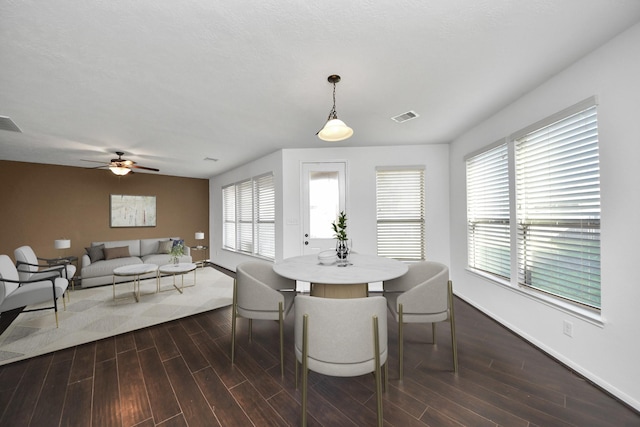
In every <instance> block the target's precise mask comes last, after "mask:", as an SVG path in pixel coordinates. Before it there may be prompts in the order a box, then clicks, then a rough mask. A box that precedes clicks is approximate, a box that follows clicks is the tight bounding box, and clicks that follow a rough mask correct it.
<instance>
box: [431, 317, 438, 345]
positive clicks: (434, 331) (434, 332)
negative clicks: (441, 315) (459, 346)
mask: <svg viewBox="0 0 640 427" xmlns="http://www.w3.org/2000/svg"><path fill="white" fill-rule="evenodd" d="M431 336H432V337H433V345H436V344H437V341H436V322H432V323H431Z"/></svg>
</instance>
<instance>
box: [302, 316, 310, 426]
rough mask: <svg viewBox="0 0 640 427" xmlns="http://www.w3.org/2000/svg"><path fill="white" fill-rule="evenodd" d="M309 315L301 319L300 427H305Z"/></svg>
mask: <svg viewBox="0 0 640 427" xmlns="http://www.w3.org/2000/svg"><path fill="white" fill-rule="evenodd" d="M308 357H309V315H308V314H305V315H304V316H303V318H302V427H307V381H308V375H309V366H308V360H307V358H308Z"/></svg>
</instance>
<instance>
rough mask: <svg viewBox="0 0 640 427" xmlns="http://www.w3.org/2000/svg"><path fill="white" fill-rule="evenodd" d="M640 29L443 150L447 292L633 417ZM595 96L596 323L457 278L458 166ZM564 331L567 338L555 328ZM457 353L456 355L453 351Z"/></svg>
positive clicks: (639, 387) (638, 347) (461, 193)
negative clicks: (446, 159) (451, 286)
mask: <svg viewBox="0 0 640 427" xmlns="http://www.w3.org/2000/svg"><path fill="white" fill-rule="evenodd" d="M639 46H640V24H638V25H636V26H634V27H632V28H631V29H630V30H628V31H626V32H625V33H623V34H622V35H620V36H619V37H617V38H616V39H614V40H612V41H611V42H609V43H608V44H606V45H604V46H603V47H601V48H600V49H598V50H596V51H594V52H593V53H591V54H590V55H588V56H587V57H585V58H583V59H582V60H581V61H579V62H577V63H576V64H574V65H573V66H572V67H570V68H569V69H567V70H565V71H564V72H562V73H560V74H558V75H556V76H554V77H552V78H551V79H549V80H548V81H547V82H546V83H544V84H543V85H541V86H540V87H538V88H537V89H535V90H534V91H532V92H531V93H528V94H526V95H525V96H523V97H522V98H520V99H519V100H518V101H517V102H515V103H513V104H512V105H511V106H509V107H508V108H506V109H504V110H503V111H501V112H500V113H499V114H496V115H495V116H493V117H491V118H490V119H488V120H486V121H485V122H483V123H482V124H480V125H478V126H476V127H475V128H473V129H471V130H470V131H469V132H467V133H466V134H465V135H463V136H462V137H460V138H458V139H457V140H455V141H454V142H453V143H452V144H451V146H450V148H451V151H450V161H451V167H450V170H451V177H450V180H451V213H452V215H451V249H452V252H451V254H452V255H451V261H452V264H451V274H452V277H453V280H454V283H455V285H456V286H455V288H456V293H457V294H458V295H459V296H461V297H462V298H464V299H465V300H467V301H469V302H471V303H472V304H474V305H475V306H477V307H479V308H480V309H481V310H483V311H485V312H486V313H488V314H489V315H491V316H492V317H494V318H496V319H497V320H498V321H500V322H501V323H503V324H505V325H506V326H507V327H509V328H511V329H513V330H514V331H516V332H517V333H519V334H521V335H522V336H524V337H525V338H526V339H527V340H530V341H531V342H533V343H535V344H536V345H538V346H540V347H541V348H543V349H544V350H546V351H547V352H549V353H550V354H551V355H553V356H555V357H556V358H558V359H559V360H561V361H562V362H564V363H565V364H567V365H569V366H570V367H572V368H573V369H575V370H576V371H578V372H580V373H582V374H583V375H585V376H586V377H588V378H589V379H590V380H592V381H593V382H595V383H596V384H599V385H600V386H602V387H603V388H605V389H607V390H608V391H610V392H611V393H613V394H614V395H616V396H617V397H619V398H620V399H622V400H624V401H625V402H627V403H628V404H630V405H632V406H633V407H635V408H636V409H640V363H639V362H638V361H639V359H640V340H639V339H638V336H639V335H638V332H637V330H638V327H639V325H640V308H639V307H640V286H639V285H640V283H639V281H640V280H639V279H638V275H637V271H636V269H635V268H634V264H635V265H637V264H638V260H637V254H638V253H639V252H640V251H638V246H637V245H638V242H640V231H638V227H637V226H635V224H634V223H632V221H635V220H636V219H637V218H638V215H639V212H640V178H639V175H638V170H639V169H640V137H639V135H640V47H639ZM592 95H596V96H597V98H598V100H599V107H598V129H599V137H600V171H601V197H602V198H601V203H602V216H601V245H602V246H601V252H602V256H601V272H602V311H601V319H600V320H601V324H598V322H590V321H587V320H586V319H584V318H583V317H580V316H574V315H572V314H571V313H569V312H567V311H564V310H561V309H559V308H557V307H553V306H550V305H545V304H543V303H541V302H540V301H539V300H536V299H532V298H528V297H526V296H524V295H523V294H521V293H519V292H517V291H514V290H512V289H508V288H507V287H505V286H501V285H498V284H496V283H494V282H491V281H489V280H487V279H483V278H481V277H479V276H477V275H474V274H472V273H470V272H468V271H467V270H465V267H466V265H467V260H466V233H465V231H466V228H465V220H466V218H465V208H466V195H465V164H464V160H463V157H464V156H465V155H466V154H468V153H471V152H473V151H475V150H478V149H479V148H482V147H483V146H485V145H488V144H490V143H492V142H494V141H497V140H498V139H500V138H502V137H505V136H508V135H509V134H510V133H512V132H514V131H517V130H519V129H521V128H523V127H525V126H527V125H530V124H532V123H535V122H537V121H538V120H540V119H543V118H545V117H547V116H549V115H551V114H553V113H555V112H557V111H560V110H562V109H564V108H566V107H569V106H571V105H573V104H575V103H577V102H578V101H581V100H583V99H586V98H588V97H589V96H592ZM565 320H566V321H569V322H571V323H573V337H572V338H571V337H568V336H566V335H564V334H563V329H562V326H563V321H565ZM460 352H464V348H461V349H460Z"/></svg>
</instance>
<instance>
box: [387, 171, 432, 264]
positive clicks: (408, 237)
mask: <svg viewBox="0 0 640 427" xmlns="http://www.w3.org/2000/svg"><path fill="white" fill-rule="evenodd" d="M376 201H377V242H378V255H379V256H383V257H388V258H395V259H400V260H412V261H419V260H424V246H425V245H424V169H422V168H418V169H398V170H386V169H378V170H377V171H376Z"/></svg>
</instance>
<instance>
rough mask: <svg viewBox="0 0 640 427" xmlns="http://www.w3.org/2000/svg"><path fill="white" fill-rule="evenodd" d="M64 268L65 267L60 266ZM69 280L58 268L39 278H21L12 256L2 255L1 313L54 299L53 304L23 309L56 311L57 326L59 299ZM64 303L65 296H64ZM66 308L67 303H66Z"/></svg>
mask: <svg viewBox="0 0 640 427" xmlns="http://www.w3.org/2000/svg"><path fill="white" fill-rule="evenodd" d="M58 268H59V269H62V268H63V267H58ZM67 286H69V281H68V280H67V279H65V278H64V277H60V272H59V271H58V270H52V271H50V272H49V273H48V276H46V277H45V276H44V273H42V275H39V276H38V278H37V279H33V280H20V277H19V275H18V270H17V269H16V267H15V266H14V265H13V262H12V261H11V258H9V257H8V256H7V255H0V314H1V313H3V312H5V311H9V310H13V309H16V308H20V307H26V306H29V305H33V304H41V303H45V302H48V301H53V306H48V307H39V308H33V309H28V310H23V311H40V310H50V309H53V310H54V311H55V316H56V327H58V303H57V299H58V298H59V297H61V296H63V295H64V293H65V292H66V290H67ZM62 301H63V304H64V298H62ZM65 308H66V305H65Z"/></svg>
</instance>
